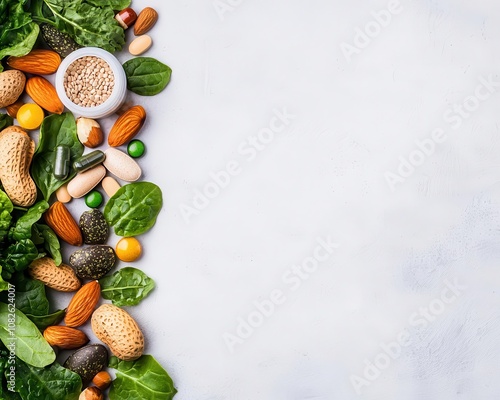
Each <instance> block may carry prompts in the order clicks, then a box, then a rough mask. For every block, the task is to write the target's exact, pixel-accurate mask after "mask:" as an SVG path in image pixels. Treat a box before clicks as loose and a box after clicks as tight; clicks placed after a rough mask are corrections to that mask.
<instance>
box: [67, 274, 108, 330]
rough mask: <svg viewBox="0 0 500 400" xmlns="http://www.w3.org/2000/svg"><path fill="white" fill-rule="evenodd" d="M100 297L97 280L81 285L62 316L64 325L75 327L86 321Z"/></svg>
mask: <svg viewBox="0 0 500 400" xmlns="http://www.w3.org/2000/svg"><path fill="white" fill-rule="evenodd" d="M100 297H101V287H100V286H99V282H98V281H91V282H89V283H87V284H85V285H83V286H82V287H81V288H80V290H79V291H78V292H76V293H75V295H74V296H73V298H72V299H71V301H70V302H69V304H68V308H67V309H66V317H65V318H64V323H65V324H66V326H69V327H72V328H75V327H77V326H80V325H83V324H84V323H85V322H87V320H88V319H89V318H90V316H91V315H92V312H93V311H94V308H95V306H96V305H97V303H98V302H99V298H100Z"/></svg>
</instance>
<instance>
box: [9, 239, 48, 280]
mask: <svg viewBox="0 0 500 400" xmlns="http://www.w3.org/2000/svg"><path fill="white" fill-rule="evenodd" d="M39 256H40V255H39V253H38V249H37V248H36V246H35V244H34V243H33V242H32V241H31V240H30V239H23V240H20V241H18V242H16V243H13V244H11V245H10V246H9V247H7V249H5V250H4V251H3V253H2V259H1V260H0V262H1V263H2V264H3V270H2V277H3V278H4V279H10V277H11V276H12V274H13V273H14V272H16V271H22V270H24V269H26V268H27V267H28V266H29V265H30V264H31V262H32V261H33V260H36V259H37V258H38V257H39Z"/></svg>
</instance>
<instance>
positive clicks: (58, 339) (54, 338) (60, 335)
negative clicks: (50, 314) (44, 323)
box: [43, 325, 89, 349]
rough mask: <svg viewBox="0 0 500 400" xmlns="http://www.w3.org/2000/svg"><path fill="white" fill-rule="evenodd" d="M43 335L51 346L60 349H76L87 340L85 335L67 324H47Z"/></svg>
mask: <svg viewBox="0 0 500 400" xmlns="http://www.w3.org/2000/svg"><path fill="white" fill-rule="evenodd" d="M43 337H44V338H45V340H46V341H47V342H48V343H49V344H50V345H51V346H57V347H59V348H60V349H78V348H79V347H82V346H84V345H86V344H87V343H88V342H89V338H88V337H87V335H86V334H85V333H84V332H82V331H80V330H78V329H75V328H70V327H69V326H62V325H56V326H49V327H48V328H46V329H45V330H44V331H43Z"/></svg>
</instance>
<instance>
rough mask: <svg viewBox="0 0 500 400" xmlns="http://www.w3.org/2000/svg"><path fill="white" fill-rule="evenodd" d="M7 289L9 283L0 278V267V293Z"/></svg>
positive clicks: (0, 269)
mask: <svg viewBox="0 0 500 400" xmlns="http://www.w3.org/2000/svg"><path fill="white" fill-rule="evenodd" d="M8 289H9V283H8V282H5V281H4V280H3V278H2V266H1V265H0V292H3V291H4V290H8Z"/></svg>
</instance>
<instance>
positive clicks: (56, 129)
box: [31, 113, 83, 200]
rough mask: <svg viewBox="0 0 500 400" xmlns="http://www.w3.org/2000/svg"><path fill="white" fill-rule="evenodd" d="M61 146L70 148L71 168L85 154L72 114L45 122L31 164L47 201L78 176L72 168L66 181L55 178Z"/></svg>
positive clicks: (47, 118) (36, 180) (55, 117)
mask: <svg viewBox="0 0 500 400" xmlns="http://www.w3.org/2000/svg"><path fill="white" fill-rule="evenodd" d="M60 145H66V146H68V147H69V150H70V156H71V159H70V161H71V162H70V165H71V166H72V165H73V161H74V160H75V159H76V158H78V157H80V156H81V155H82V154H83V145H82V144H81V143H80V142H79V140H78V137H77V135H76V122H75V118H74V117H73V115H72V114H71V113H64V114H61V115H56V114H53V115H50V116H48V117H46V118H45V119H44V120H43V122H42V126H41V127H40V138H39V142H38V147H37V149H36V151H35V155H34V156H33V162H32V164H31V176H32V177H33V180H34V181H35V183H36V185H37V186H38V187H39V188H40V191H41V192H42V194H43V197H44V198H45V200H48V199H49V197H50V195H51V194H52V193H54V192H55V191H56V190H57V189H59V187H61V186H62V185H63V184H64V183H65V182H67V181H68V180H70V179H71V178H73V176H75V174H76V172H75V170H74V169H73V167H71V168H70V173H69V175H68V177H67V178H66V179H65V180H59V179H57V178H56V177H55V176H54V160H55V157H56V148H57V146H60Z"/></svg>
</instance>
